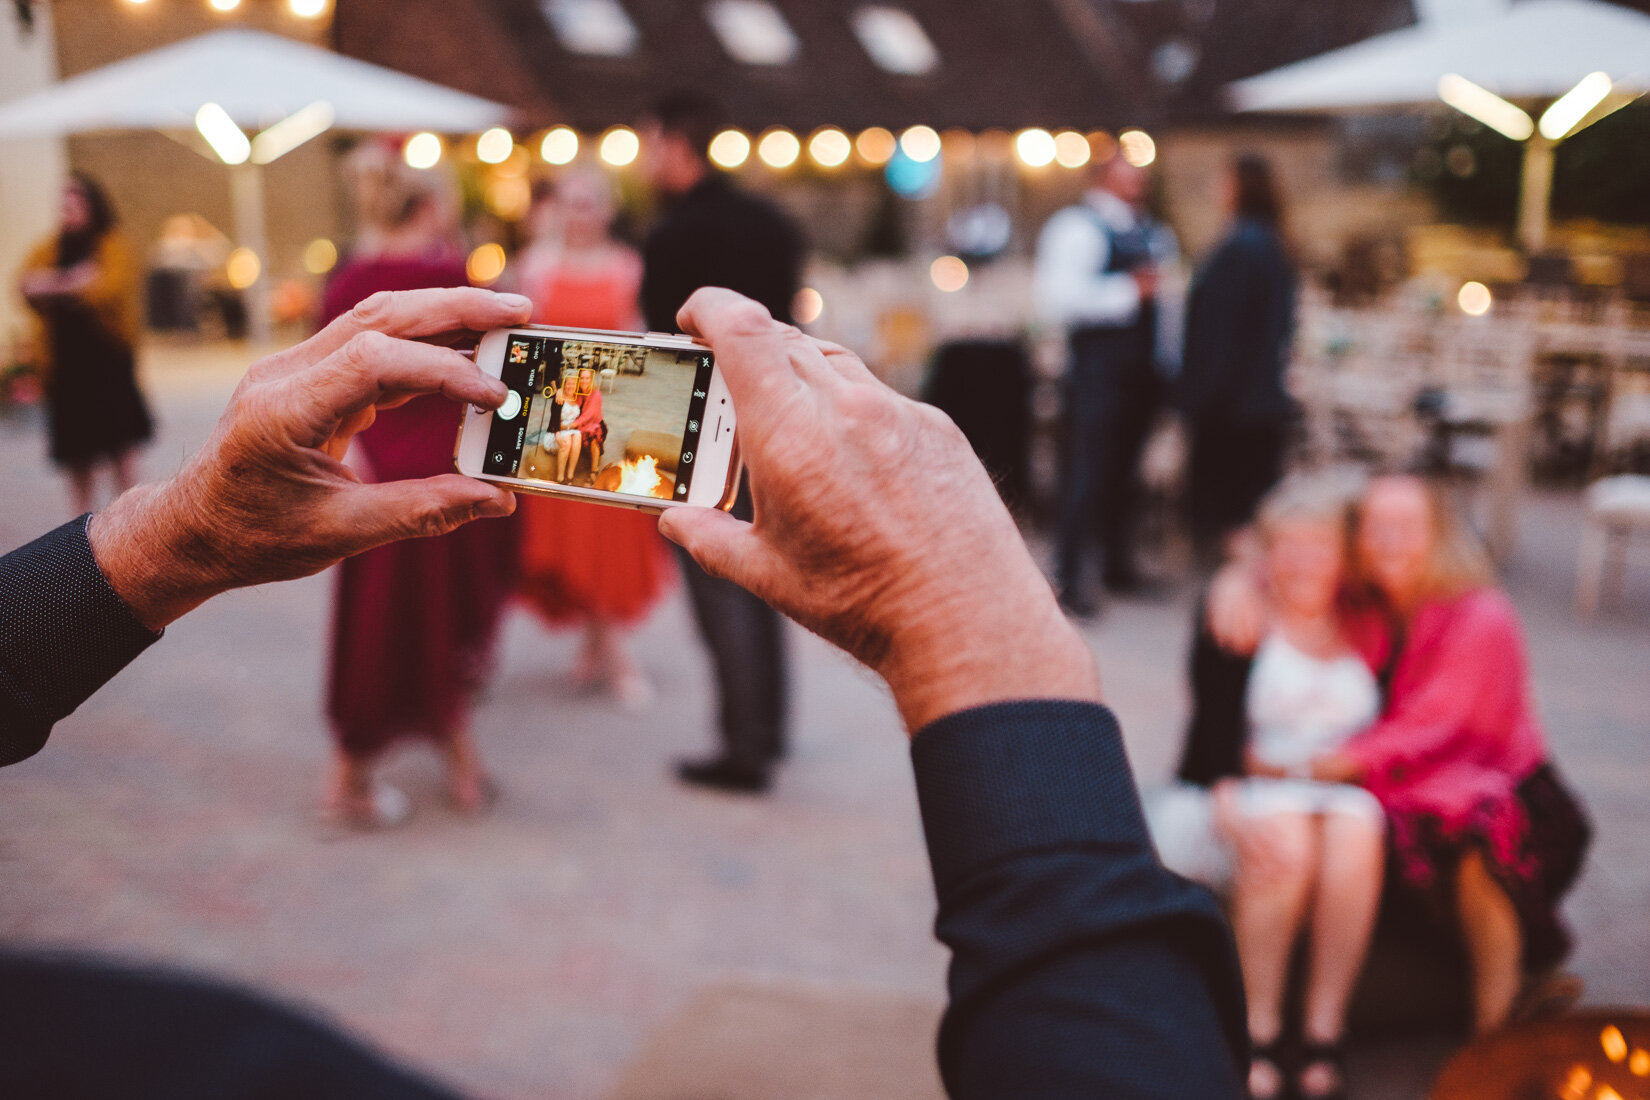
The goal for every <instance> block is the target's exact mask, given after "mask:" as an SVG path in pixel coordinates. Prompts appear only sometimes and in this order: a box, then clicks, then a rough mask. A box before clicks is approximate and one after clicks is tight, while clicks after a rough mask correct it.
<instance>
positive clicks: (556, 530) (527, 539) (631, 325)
mask: <svg viewBox="0 0 1650 1100" xmlns="http://www.w3.org/2000/svg"><path fill="white" fill-rule="evenodd" d="M613 213H614V198H613V189H612V186H611V185H610V184H609V183H608V181H607V179H606V178H605V177H603V176H599V175H592V174H584V173H569V174H567V175H564V176H563V177H562V178H561V179H560V180H559V181H558V182H557V185H556V187H555V189H554V190H553V191H552V192H549V193H546V194H544V195H542V196H541V197H540V198H539V201H538V202H537V203H536V204H535V206H534V209H533V213H532V219H531V224H532V227H533V230H534V238H535V239H534V242H533V244H532V245H531V246H530V247H529V248H527V249H526V250H525V251H524V252H523V253H522V256H521V260H520V267H519V276H518V279H519V285H520V289H521V290H522V291H523V292H524V293H526V294H527V296H528V297H530V298H532V299H533V304H534V307H535V308H534V313H533V320H534V321H537V322H539V323H541V324H551V325H566V326H569V327H575V328H597V329H620V330H634V329H640V328H641V327H642V322H641V315H640V312H639V310H638V307H637V304H636V292H637V289H638V288H639V287H640V286H641V279H642V262H641V258H640V257H639V256H637V255H636V253H635V252H634V251H632V250H631V249H629V248H627V247H625V246H624V245H622V244H619V243H618V242H616V241H614V240H613V239H612V237H611V236H610V233H609V230H610V227H611V225H612V222H613ZM592 398H593V399H594V400H591V399H592ZM592 407H593V408H594V409H595V410H596V411H595V413H594V414H592V415H591V416H580V417H579V419H578V425H579V427H580V429H581V431H582V433H583V440H582V444H583V447H584V448H589V449H590V451H591V458H592V459H593V461H592V462H591V470H590V472H591V474H592V475H594V474H595V473H596V472H597V470H596V466H597V464H599V463H600V462H601V461H602V459H601V458H600V457H599V456H600V455H601V450H600V447H601V443H602V442H603V439H604V438H605V425H601V426H598V422H599V421H600V411H599V410H600V408H601V397H600V391H599V388H598V389H597V390H596V391H595V392H594V393H592V394H591V395H590V397H588V398H586V399H585V407H584V409H583V410H581V411H586V412H588V411H589V410H590V409H591V408H592ZM587 421H590V423H587ZM563 424H564V426H571V425H569V424H568V423H567V421H564V422H563ZM592 444H594V446H592ZM620 457H622V456H620ZM568 480H572V472H571V471H570V472H569V477H568ZM517 514H518V515H519V516H520V517H521V519H520V524H521V526H522V529H523V530H522V542H521V548H522V549H521V559H522V560H521V566H522V585H521V589H520V590H521V593H522V596H523V598H524V599H525V600H526V602H527V604H528V606H529V607H531V608H532V609H533V611H534V612H536V613H537V614H538V615H539V616H540V618H542V619H543V620H544V621H545V622H547V623H549V624H550V625H552V626H560V625H566V624H579V625H581V626H583V628H584V646H583V650H582V652H581V654H580V656H579V661H578V663H577V665H575V666H574V669H573V673H572V675H573V678H574V680H575V682H577V683H579V684H581V685H583V686H587V687H590V688H593V689H597V690H604V691H607V692H610V693H611V694H612V695H613V696H614V697H615V698H616V699H618V700H619V702H620V703H621V704H623V705H625V706H627V707H642V706H645V705H647V703H648V702H649V701H650V700H651V699H652V696H653V687H652V685H651V683H649V681H648V679H647V677H646V676H645V675H644V674H643V672H642V670H641V667H640V666H639V665H638V664H637V663H636V661H635V659H634V658H633V657H632V656H631V655H630V653H629V652H628V651H627V650H626V648H625V646H624V642H623V638H622V636H621V630H622V629H623V628H624V627H626V626H629V625H632V624H634V623H637V622H639V621H640V620H641V619H643V618H645V617H646V615H647V613H648V612H649V611H650V610H651V609H652V608H653V606H654V605H655V604H656V603H658V601H659V598H660V596H662V595H663V594H664V591H665V589H666V588H667V587H668V585H669V582H670V579H671V577H672V575H673V574H672V572H671V570H672V568H673V565H672V562H671V558H670V554H669V551H668V549H667V547H666V546H665V543H664V540H663V538H662V537H661V536H660V535H659V531H658V522H657V520H655V519H654V518H653V517H652V516H649V515H647V514H645V513H641V512H631V511H622V510H620V509H617V508H604V507H598V506H592V505H588V504H576V503H571V502H567V501H560V500H546V499H544V498H542V497H539V498H532V497H527V496H523V497H521V498H520V503H519V505H518V513H517Z"/></svg>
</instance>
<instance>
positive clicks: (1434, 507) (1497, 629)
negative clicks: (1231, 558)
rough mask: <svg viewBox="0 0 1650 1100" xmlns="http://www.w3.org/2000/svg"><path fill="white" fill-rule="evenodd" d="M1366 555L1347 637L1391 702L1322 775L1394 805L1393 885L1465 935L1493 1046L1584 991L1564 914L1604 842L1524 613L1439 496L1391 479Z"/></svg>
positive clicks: (1477, 1017) (1364, 523)
mask: <svg viewBox="0 0 1650 1100" xmlns="http://www.w3.org/2000/svg"><path fill="white" fill-rule="evenodd" d="M1355 546H1356V555H1357V572H1358V575H1359V577H1360V580H1361V590H1360V591H1357V592H1355V593H1353V595H1354V597H1355V598H1356V601H1357V603H1356V606H1355V608H1354V610H1353V611H1352V613H1351V614H1349V616H1348V623H1347V625H1348V629H1349V631H1350V633H1351V635H1352V637H1353V639H1354V643H1355V644H1356V645H1357V646H1358V648H1359V649H1360V651H1361V652H1362V653H1363V655H1364V658H1365V660H1367V661H1368V662H1369V663H1370V666H1371V667H1372V668H1380V669H1383V670H1384V675H1385V676H1386V677H1387V678H1388V679H1389V682H1390V685H1391V686H1390V692H1389V697H1388V700H1387V706H1386V710H1385V712H1384V713H1383V714H1382V716H1381V718H1380V720H1379V721H1378V722H1376V723H1375V724H1374V725H1373V726H1371V727H1370V728H1369V729H1367V730H1365V731H1364V732H1363V733H1361V734H1359V735H1358V736H1357V737H1356V738H1354V739H1353V740H1352V741H1351V742H1349V743H1348V744H1347V745H1346V746H1344V747H1343V748H1341V749H1339V750H1334V751H1331V752H1328V753H1325V754H1322V755H1320V756H1319V757H1318V758H1317V759H1316V760H1314V761H1313V763H1312V766H1311V771H1312V774H1313V776H1314V777H1316V778H1321V779H1329V780H1337V781H1341V782H1352V783H1358V784H1360V785H1362V786H1364V787H1366V788H1367V789H1368V790H1369V791H1370V792H1371V793H1373V794H1374V795H1375V797H1376V798H1378V799H1380V801H1381V805H1382V807H1383V808H1384V809H1385V810H1386V814H1387V820H1388V823H1389V835H1390V844H1391V852H1392V859H1393V861H1394V864H1395V870H1396V872H1397V874H1396V875H1395V876H1394V882H1395V883H1396V884H1397V885H1399V886H1400V887H1401V888H1403V889H1404V890H1406V891H1407V892H1409V893H1411V894H1413V896H1414V897H1415V899H1416V900H1417V901H1418V902H1419V903H1421V904H1422V905H1424V906H1426V907H1427V909H1428V910H1429V911H1430V912H1432V913H1433V914H1434V915H1435V916H1436V917H1438V918H1439V920H1440V921H1441V922H1444V923H1445V924H1447V925H1452V926H1454V927H1455V928H1456V929H1457V930H1458V931H1459V932H1460V934H1461V937H1462V940H1463V941H1464V942H1465V944H1466V947H1467V953H1468V956H1469V958H1470V959H1471V961H1472V976H1473V1009H1474V1011H1473V1023H1474V1029H1475V1031H1477V1032H1478V1033H1479V1034H1484V1033H1487V1032H1490V1031H1494V1030H1496V1029H1497V1028H1499V1027H1501V1026H1502V1025H1503V1024H1505V1023H1507V1022H1508V1021H1509V1019H1511V1018H1512V1017H1513V1016H1514V1014H1515V1009H1517V1010H1531V1011H1534V1010H1538V1009H1540V1008H1542V1007H1545V1006H1544V1005H1543V1004H1542V1003H1541V1002H1542V1001H1544V1000H1546V1001H1551V1000H1553V999H1555V998H1563V997H1569V998H1570V999H1573V998H1574V996H1575V995H1576V994H1577V993H1578V992H1579V988H1578V987H1577V983H1575V981H1574V979H1560V980H1555V979H1554V978H1553V976H1552V974H1551V971H1552V970H1553V968H1554V967H1556V966H1557V964H1558V963H1560V962H1561V961H1562V960H1563V959H1564V957H1565V955H1566V954H1568V952H1569V948H1570V938H1569V934H1568V933H1567V932H1566V930H1565V929H1564V926H1563V923H1562V922H1561V920H1560V918H1559V914H1558V904H1559V901H1560V899H1561V898H1562V897H1563V895H1564V893H1565V892H1566V891H1567V890H1568V889H1569V888H1570V886H1571V884H1572V883H1573V882H1574V881H1575V878H1576V875H1577V873H1578V872H1579V871H1580V869H1581V863H1582V859H1583V857H1584V855H1585V854H1586V849H1587V844H1588V842H1589V840H1590V838H1591V832H1592V830H1591V827H1590V825H1589V824H1588V821H1587V818H1586V815H1585V813H1584V811H1583V810H1582V808H1581V806H1580V804H1579V803H1578V802H1577V801H1576V800H1575V798H1574V797H1573V796H1572V795H1571V794H1570V792H1569V790H1568V789H1567V788H1566V787H1565V786H1564V784H1563V782H1562V781H1561V780H1560V779H1559V776H1558V773H1557V771H1556V770H1555V769H1554V767H1553V765H1552V763H1551V760H1550V754H1549V750H1548V747H1547V739H1546V735H1545V734H1544V733H1543V731H1542V728H1541V720H1540V718H1539V717H1538V716H1537V715H1536V713H1535V707H1534V705H1533V702H1532V697H1531V691H1530V682H1529V661H1528V659H1527V657H1526V655H1525V651H1524V638H1523V633H1522V631H1521V629H1520V627H1519V623H1518V613H1517V612H1516V611H1515V610H1514V609H1513V606H1512V604H1511V602H1510V601H1509V600H1508V599H1507V597H1506V596H1505V595H1504V594H1503V593H1502V592H1501V591H1500V590H1498V589H1497V588H1495V587H1494V586H1493V584H1492V583H1491V579H1490V569H1489V565H1488V562H1487V560H1486V559H1485V558H1484V556H1483V554H1482V553H1481V552H1480V551H1479V550H1478V548H1477V547H1476V546H1475V545H1474V544H1473V543H1471V542H1469V541H1468V540H1467V539H1466V537H1465V536H1464V535H1463V533H1462V532H1461V531H1460V530H1459V529H1458V527H1457V526H1456V524H1455V522H1454V518H1453V516H1452V515H1451V513H1450V511H1449V509H1448V508H1447V507H1446V506H1445V505H1444V503H1443V501H1442V499H1441V498H1440V497H1439V496H1438V494H1437V493H1436V492H1435V491H1434V490H1432V489H1431V488H1430V487H1429V486H1428V485H1427V484H1426V483H1425V482H1423V481H1421V480H1420V479H1418V478H1414V477H1404V476H1389V477H1381V478H1376V479H1375V480H1374V481H1372V482H1371V483H1370V485H1369V488H1368V489H1367V490H1366V491H1365V493H1364V497H1363V501H1362V503H1361V505H1360V507H1359V509H1358V514H1357V528H1356V537H1355ZM1521 991H1522V993H1523V994H1524V996H1523V1003H1522V1004H1521V1003H1520V994H1521Z"/></svg>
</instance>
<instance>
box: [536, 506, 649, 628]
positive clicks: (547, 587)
mask: <svg viewBox="0 0 1650 1100" xmlns="http://www.w3.org/2000/svg"><path fill="white" fill-rule="evenodd" d="M518 501H519V506H518V508H517V514H518V516H519V517H520V523H521V527H522V532H521V572H522V579H521V587H520V592H521V596H522V599H524V600H525V601H526V602H527V605H528V606H529V607H531V608H532V609H533V611H534V612H536V613H537V614H538V615H539V616H540V617H541V618H543V619H544V620H545V621H546V622H548V623H550V624H552V625H565V624H569V623H585V622H589V621H590V620H592V619H596V618H600V619H603V620H606V621H608V622H613V623H620V624H630V623H635V622H638V621H640V620H641V619H643V618H645V617H646V615H647V613H648V612H649V611H651V610H652V609H653V606H654V605H655V604H657V603H658V602H659V599H660V598H661V597H662V596H663V595H664V594H665V592H666V590H667V589H668V588H669V587H670V581H671V578H672V577H673V576H674V575H675V574H674V568H675V565H674V562H673V561H672V559H671V556H670V549H669V547H668V546H667V545H666V544H665V540H664V538H663V537H662V536H660V534H659V521H658V520H657V519H656V518H655V517H653V516H650V515H648V514H647V513H645V512H632V511H628V510H621V509H618V508H607V507H603V506H600V505H595V504H578V503H574V502H572V501H565V500H547V499H545V498H543V497H530V496H527V495H526V494H522V495H521V496H520V497H519V498H518Z"/></svg>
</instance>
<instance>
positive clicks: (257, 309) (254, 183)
mask: <svg viewBox="0 0 1650 1100" xmlns="http://www.w3.org/2000/svg"><path fill="white" fill-rule="evenodd" d="M229 179H230V198H231V201H232V202H233V205H234V208H235V238H236V240H238V241H239V242H240V245H241V247H242V248H246V249H250V250H251V251H252V253H253V255H255V256H257V257H258V277H257V278H256V279H254V280H253V281H252V285H251V286H249V287H247V288H246V290H245V292H244V293H245V295H246V321H247V335H248V336H250V337H251V339H252V342H253V343H254V344H268V343H269V342H270V341H271V339H272V332H271V328H270V320H269V242H268V238H267V237H266V235H265V232H264V169H263V165H261V164H253V163H251V162H248V163H246V164H237V165H235V166H234V167H232V168H231V169H230V170H229Z"/></svg>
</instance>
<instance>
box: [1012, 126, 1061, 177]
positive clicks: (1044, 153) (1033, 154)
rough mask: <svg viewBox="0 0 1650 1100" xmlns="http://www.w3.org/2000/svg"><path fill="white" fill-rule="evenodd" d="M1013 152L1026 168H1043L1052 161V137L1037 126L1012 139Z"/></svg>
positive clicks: (1021, 132)
mask: <svg viewBox="0 0 1650 1100" xmlns="http://www.w3.org/2000/svg"><path fill="white" fill-rule="evenodd" d="M1014 152H1015V153H1016V154H1018V155H1019V157H1020V163H1022V164H1024V165H1025V166H1026V167H1027V168H1044V167H1047V166H1048V165H1049V164H1051V163H1052V162H1053V161H1054V135H1053V134H1051V133H1049V132H1048V131H1047V130H1044V129H1043V128H1041V127H1039V126H1033V127H1032V128H1030V129H1029V130H1021V131H1020V132H1019V133H1018V134H1016V135H1015V137H1014Z"/></svg>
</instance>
